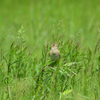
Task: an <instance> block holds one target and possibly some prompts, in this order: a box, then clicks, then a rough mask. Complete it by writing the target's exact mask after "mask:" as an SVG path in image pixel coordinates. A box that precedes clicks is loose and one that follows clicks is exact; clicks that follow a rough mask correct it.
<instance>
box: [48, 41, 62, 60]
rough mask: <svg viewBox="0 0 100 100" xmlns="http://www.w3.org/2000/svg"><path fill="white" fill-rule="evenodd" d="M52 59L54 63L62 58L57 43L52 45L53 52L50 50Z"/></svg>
mask: <svg viewBox="0 0 100 100" xmlns="http://www.w3.org/2000/svg"><path fill="white" fill-rule="evenodd" d="M49 54H50V57H51V59H52V60H53V61H57V60H59V58H60V51H59V50H58V46H57V44H56V42H54V43H53V44H52V45H51V50H50V53H49Z"/></svg>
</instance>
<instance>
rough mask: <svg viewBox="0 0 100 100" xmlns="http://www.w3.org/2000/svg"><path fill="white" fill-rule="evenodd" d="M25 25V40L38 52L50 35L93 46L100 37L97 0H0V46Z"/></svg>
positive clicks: (13, 39)
mask: <svg viewBox="0 0 100 100" xmlns="http://www.w3.org/2000/svg"><path fill="white" fill-rule="evenodd" d="M21 25H23V26H24V29H25V32H24V35H25V40H26V43H27V45H28V46H29V47H31V48H32V49H33V51H34V55H35V56H38V57H39V56H40V54H41V50H42V48H43V45H45V44H51V43H52V42H54V41H56V39H55V40H54V39H53V36H58V35H60V36H62V37H63V40H64V41H67V40H68V38H69V37H73V38H76V40H80V41H81V43H82V46H83V47H84V48H85V47H90V48H94V46H95V45H96V43H97V40H98V39H99V38H100V1H99V0H14V1H13V0H4V1H3V0H1V1H0V48H3V51H4V52H7V50H8V49H9V46H10V44H11V43H12V42H13V41H15V40H16V37H17V35H18V30H19V29H20V28H21Z"/></svg>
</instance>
